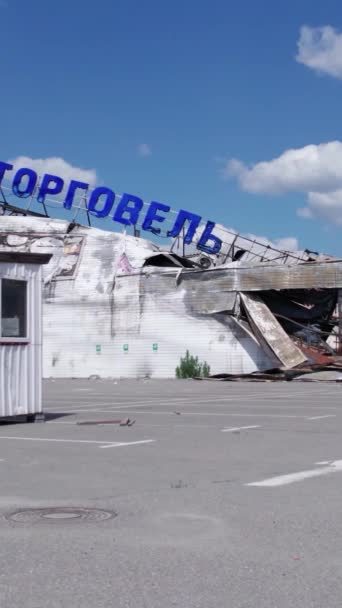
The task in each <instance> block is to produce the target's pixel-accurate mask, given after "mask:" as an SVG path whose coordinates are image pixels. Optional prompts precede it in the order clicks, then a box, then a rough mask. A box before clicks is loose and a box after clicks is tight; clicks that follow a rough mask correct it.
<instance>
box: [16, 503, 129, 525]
mask: <svg viewBox="0 0 342 608" xmlns="http://www.w3.org/2000/svg"><path fill="white" fill-rule="evenodd" d="M116 516H117V513H115V511H104V510H103V509H85V508H82V507H81V508H79V507H50V508H45V509H23V510H21V511H16V512H14V513H8V514H7V515H5V517H6V519H8V520H9V521H12V522H14V523H17V524H36V523H45V524H48V523H50V524H59V523H70V524H71V523H83V522H94V523H97V522H101V521H106V520H108V519H113V518H114V517H116Z"/></svg>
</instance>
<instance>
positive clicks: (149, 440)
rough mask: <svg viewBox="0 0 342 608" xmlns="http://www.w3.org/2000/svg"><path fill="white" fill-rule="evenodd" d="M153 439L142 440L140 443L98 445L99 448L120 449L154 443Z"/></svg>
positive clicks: (127, 442)
mask: <svg viewBox="0 0 342 608" xmlns="http://www.w3.org/2000/svg"><path fill="white" fill-rule="evenodd" d="M154 442H155V439H143V440H142V441H126V442H123V441H122V442H117V443H109V444H108V445H100V448H103V449H106V448H121V447H124V446H126V445H140V444H142V443H154Z"/></svg>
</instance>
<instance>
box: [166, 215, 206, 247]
mask: <svg viewBox="0 0 342 608" xmlns="http://www.w3.org/2000/svg"><path fill="white" fill-rule="evenodd" d="M201 219H202V218H201V216H200V215H196V214H195V213H190V211H183V209H181V210H180V211H179V213H178V215H177V218H176V221H175V225H174V227H173V228H172V230H169V232H168V233H167V236H171V237H174V238H175V237H176V236H178V235H179V234H180V233H181V230H182V228H183V226H184V225H185V222H186V221H187V220H189V222H190V225H189V227H188V230H187V232H186V234H184V243H187V244H190V243H192V239H193V238H194V236H195V232H196V230H197V228H198V226H199V225H200V222H201Z"/></svg>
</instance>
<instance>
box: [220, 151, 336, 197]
mask: <svg viewBox="0 0 342 608" xmlns="http://www.w3.org/2000/svg"><path fill="white" fill-rule="evenodd" d="M224 175H225V177H236V178H237V180H238V182H239V184H240V186H241V188H242V189H243V190H246V191H247V192H253V193H255V194H259V193H264V194H283V193H285V192H291V191H292V192H308V191H318V192H325V191H330V190H336V189H338V188H340V187H342V142H340V141H332V142H328V143H325V144H318V145H314V144H312V145H309V146H305V147H304V148H297V149H292V150H286V151H285V152H283V154H281V155H280V156H278V157H277V158H274V159H272V160H270V161H263V162H259V163H256V164H255V165H252V166H251V167H248V166H247V165H245V164H244V163H242V162H241V161H239V160H236V159H232V160H230V161H229V162H228V163H227V165H226V167H225V169H224Z"/></svg>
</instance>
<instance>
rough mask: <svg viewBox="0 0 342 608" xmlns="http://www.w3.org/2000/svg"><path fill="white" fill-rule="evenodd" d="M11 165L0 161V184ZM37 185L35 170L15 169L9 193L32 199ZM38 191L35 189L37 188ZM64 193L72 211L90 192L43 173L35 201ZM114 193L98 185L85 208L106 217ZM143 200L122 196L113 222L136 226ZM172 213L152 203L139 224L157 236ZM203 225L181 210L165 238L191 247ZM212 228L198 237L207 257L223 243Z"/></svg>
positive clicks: (83, 184)
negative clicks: (79, 199)
mask: <svg viewBox="0 0 342 608" xmlns="http://www.w3.org/2000/svg"><path fill="white" fill-rule="evenodd" d="M12 170H13V165H11V164H10V163H4V162H1V161H0V185H1V183H2V180H3V178H4V177H5V173H6V172H7V171H12ZM37 182H38V176H37V173H36V172H35V171H33V170H32V169H28V168H26V167H25V168H22V169H18V170H17V171H16V173H15V175H14V178H13V182H12V192H13V194H15V196H18V197H20V198H26V197H29V196H33V195H34V193H35V189H36V186H37ZM37 189H38V188H37ZM64 190H66V194H65V198H64V202H63V207H64V208H65V209H71V208H72V206H73V205H74V200H75V197H76V196H77V195H78V197H79V196H80V194H79V192H78V191H79V190H81V191H83V198H84V199H85V200H86V198H85V197H86V193H87V192H88V190H89V184H87V183H86V182H80V181H77V180H71V181H70V183H69V184H65V182H64V180H63V179H62V178H61V177H58V175H50V174H49V173H46V174H45V175H43V176H42V180H41V183H40V186H39V189H38V194H37V201H38V202H39V203H44V202H45V199H46V197H47V196H56V195H57V194H61V193H62V192H64ZM115 197H116V195H115V192H113V190H111V189H110V188H105V187H104V186H98V187H97V188H95V189H94V190H92V191H91V192H90V196H89V198H88V201H86V209H87V211H88V212H89V213H92V214H93V215H95V216H96V217H99V218H105V217H108V216H109V214H110V213H112V209H113V206H114V202H115ZM144 204H145V203H144V202H143V200H142V199H141V198H140V197H138V196H134V195H133V194H127V193H125V194H123V196H122V197H121V200H120V202H119V203H118V205H117V207H116V209H115V211H114V215H113V221H115V222H119V223H120V224H124V225H125V226H136V225H137V224H138V223H139V216H140V213H141V211H142V209H143V206H144ZM170 211H171V208H170V206H169V205H164V204H163V203H158V202H156V201H152V202H151V203H150V204H149V205H147V211H146V215H145V217H144V220H143V222H142V229H143V230H146V231H149V232H153V234H160V233H161V228H160V226H155V225H154V223H157V224H162V223H163V222H165V220H166V219H167V214H168V213H169V212H170ZM201 222H202V217H201V216H200V215H197V214H196V213H191V212H190V211H185V210H184V209H181V210H180V211H179V212H178V215H177V217H176V220H175V223H174V225H173V227H172V228H171V230H168V231H167V233H166V234H167V236H168V237H171V238H176V237H178V236H179V235H180V234H181V233H182V232H183V238H184V242H185V243H186V244H190V243H192V242H193V240H194V238H195V236H196V234H198V230H199V227H200V225H201ZM214 228H215V223H214V222H207V223H206V225H205V227H204V229H203V231H202V234H200V235H199V239H198V242H197V244H196V247H197V249H200V250H201V251H205V252H206V253H210V254H217V253H218V252H219V251H220V249H221V247H222V241H221V239H219V238H218V237H217V236H215V235H214V234H213V230H214Z"/></svg>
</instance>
